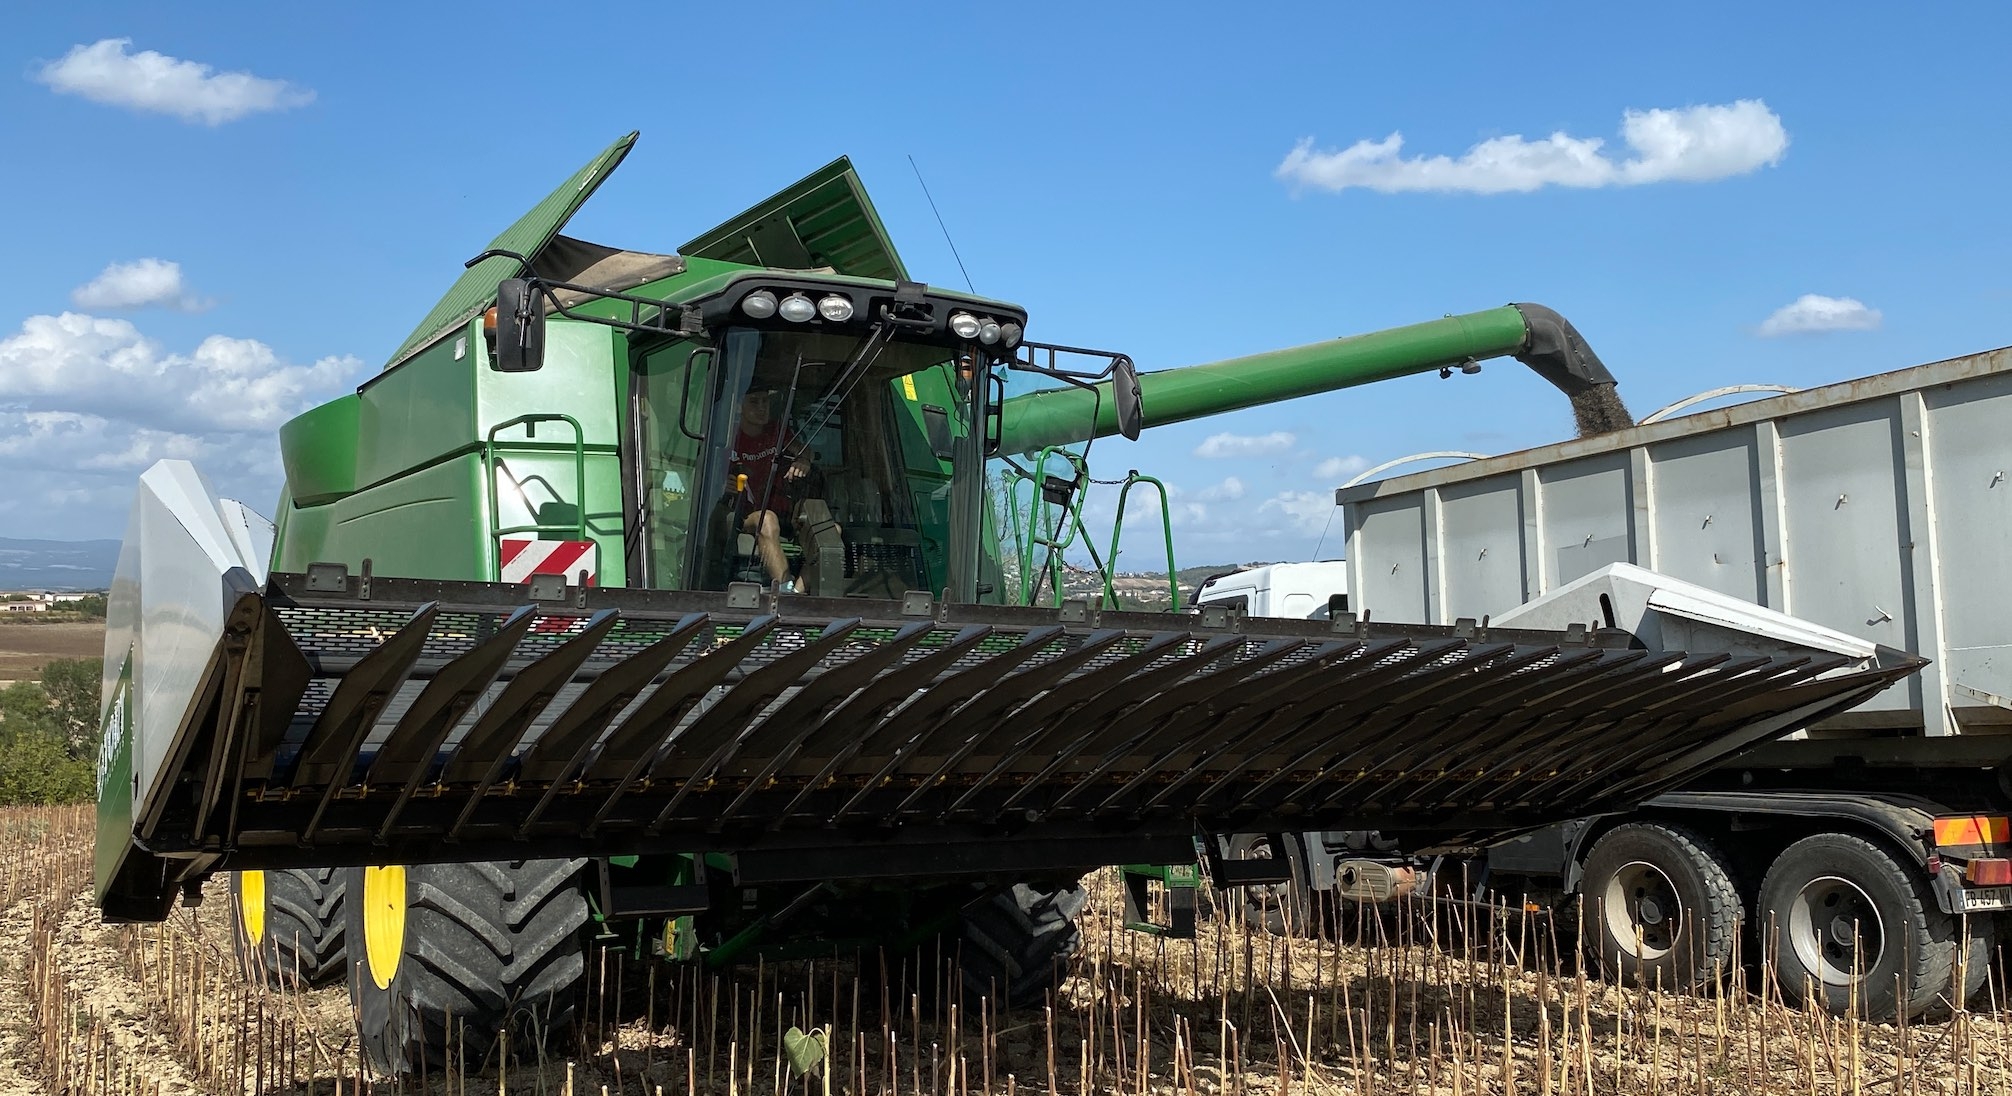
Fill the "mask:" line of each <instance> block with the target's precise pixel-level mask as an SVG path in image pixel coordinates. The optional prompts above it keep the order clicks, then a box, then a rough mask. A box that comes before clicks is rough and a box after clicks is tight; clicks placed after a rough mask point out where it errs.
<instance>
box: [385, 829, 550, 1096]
mask: <svg viewBox="0 0 2012 1096" xmlns="http://www.w3.org/2000/svg"><path fill="white" fill-rule="evenodd" d="M585 864H586V861H583V860H523V861H503V862H496V863H480V864H426V865H419V866H415V867H409V868H399V867H391V868H354V869H350V871H351V872H352V875H351V882H350V894H351V901H350V903H349V910H350V916H349V934H350V937H349V938H350V939H351V940H352V941H354V942H355V943H356V946H355V947H354V948H353V949H352V954H353V956H354V958H355V961H354V962H352V963H351V964H350V974H349V992H350V999H351V1001H352V1002H353V1003H354V1005H355V1007H356V1013H357V1018H358V1024H359V1028H360V1030H361V1032H362V1037H363V1048H364V1051H365V1053H366V1054H367V1055H368V1057H369V1059H370V1062H371V1064H372V1065H373V1066H374V1067H375V1068H376V1069H378V1070H379V1071H380V1072H382V1073H385V1074H390V1075H397V1074H402V1073H411V1072H417V1071H419V1070H420V1068H421V1064H422V1062H423V1063H425V1066H426V1068H427V1069H428V1070H429V1071H438V1070H440V1069H441V1068H443V1067H444V1066H446V1065H447V1064H448V1063H449V1062H450V1061H451V1062H454V1063H456V1064H458V1065H462V1066H465V1067H466V1068H468V1069H476V1068H478V1067H479V1066H480V1065H481V1064H483V1063H484V1062H487V1061H489V1060H491V1059H492V1058H493V1057H494V1056H495V1054H496V1053H497V1052H499V1051H501V1050H503V1049H504V1047H503V1046H502V1045H499V1037H502V1036H505V1035H506V1033H507V1049H508V1052H509V1053H510V1055H511V1056H512V1057H518V1056H523V1055H530V1056H535V1055H536V1054H537V1053H538V1049H539V1048H540V1047H557V1046H558V1044H559V1041H560V1039H561V1038H563V1033H565V1032H566V1031H568V1029H570V1027H571V1026H572V1021H573V1009H574V1005H575V1003H576V999H577V997H578V994H579V989H580V987H581V985H582V984H583V983H584V982H585V980H586V973H587V966H586V945H587V935H586V931H585V930H586V927H587V917H588V915H587V896H586V893H585V891H584V890H583V889H582V880H581V869H582V868H583V867H584V865H585ZM450 1022H451V1024H452V1028H453V1030H452V1031H450V1030H449V1024H450Z"/></svg>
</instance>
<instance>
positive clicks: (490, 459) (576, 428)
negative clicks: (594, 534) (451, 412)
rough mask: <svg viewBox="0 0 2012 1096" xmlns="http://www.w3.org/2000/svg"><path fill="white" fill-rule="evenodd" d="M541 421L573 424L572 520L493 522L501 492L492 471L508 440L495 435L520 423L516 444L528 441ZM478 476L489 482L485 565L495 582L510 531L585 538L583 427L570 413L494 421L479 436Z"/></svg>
mask: <svg viewBox="0 0 2012 1096" xmlns="http://www.w3.org/2000/svg"><path fill="white" fill-rule="evenodd" d="M541 422H563V423H565V424H566V425H568V426H570V427H572V428H573V484H574V486H573V498H574V499H575V500H576V502H575V503H574V506H573V517H574V521H573V524H572V525H570V526H569V525H559V524H554V523H549V522H545V523H541V522H535V521H534V522H532V523H531V524H529V525H511V526H501V525H497V524H496V522H497V511H498V509H499V508H500V506H501V505H502V499H501V494H500V492H499V491H498V488H497V484H496V478H497V477H496V471H497V467H498V464H499V463H500V462H499V461H498V460H497V454H498V453H499V452H500V451H502V450H504V449H507V448H511V447H512V443H509V442H503V443H500V444H499V443H498V442H497V440H496V436H497V435H498V434H501V433H502V432H503V431H505V430H508V429H510V428H512V427H515V426H522V427H524V442H519V443H516V444H517V445H523V444H525V443H526V442H530V441H531V440H532V439H534V438H536V437H537V436H538V430H537V426H538V424H539V423H541ZM541 448H542V447H541ZM519 451H520V452H530V451H534V450H528V449H520V450H519ZM482 478H483V480H484V482H486V483H487V484H488V486H489V515H488V516H489V525H490V532H489V566H490V574H491V576H492V577H493V579H494V580H495V581H499V582H500V581H502V578H503V538H504V537H506V536H508V535H509V534H511V533H565V532H570V533H572V534H573V539H574V540H586V539H588V537H587V431H586V430H585V429H583V428H582V427H581V426H580V422H579V420H578V419H575V418H574V417H573V416H571V415H561V414H555V413H533V414H529V415H519V416H517V417H516V418H514V419H509V420H507V421H504V422H499V423H497V424H496V425H494V426H492V427H490V428H489V430H488V432H487V433H485V434H484V435H483V438H482ZM519 491H520V493H521V491H522V485H521V484H520V485H519ZM530 502H531V500H530V499H528V498H527V499H525V500H524V503H525V506H526V507H527V508H528V507H529V506H530ZM533 513H534V515H535V513H536V512H535V511H533Z"/></svg>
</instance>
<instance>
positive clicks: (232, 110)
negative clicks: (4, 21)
mask: <svg viewBox="0 0 2012 1096" xmlns="http://www.w3.org/2000/svg"><path fill="white" fill-rule="evenodd" d="M132 44H133V40H132V39H130V38H105V39H101V40H99V41H97V42H93V43H91V44H90V45H88V46H76V47H73V48H72V49H71V50H70V52H69V53H67V54H64V55H63V58H62V59H61V60H59V61H51V62H50V63H48V64H46V65H43V66H42V68H41V70H40V71H39V72H37V73H36V75H35V78H36V79H37V80H39V81H40V82H41V83H44V84H47V85H48V86H49V87H50V88H51V89H53V90H55V91H58V92H62V93H64V94H67V95H78V96H82V97H83V98H85V99H89V100H91V101H92V102H94V103H105V104H107V105H110V106H118V107H130V108H132V109H134V110H142V111H151V112H153V113H155V114H169V115H173V116H174V117H177V118H180V119H182V120H183V121H185V122H202V123H205V124H207V125H212V126H215V125H222V124H223V123H225V122H231V121H236V120H237V119H239V118H243V117H245V116H246V115H248V114H257V113H260V112H262V111H273V110H288V109H291V108H293V107H298V106H304V105H306V104H308V103H311V102H313V101H314V92H312V91H310V90H308V89H306V88H297V87H294V86H293V85H291V84H289V83H287V82H286V81H284V80H268V79H266V78H264V77H259V76H253V75H252V74H251V73H249V72H214V71H212V70H211V69H210V66H208V65H205V64H202V63H200V62H197V61H184V60H182V59H180V58H178V57H169V56H168V55H167V54H164V53H156V52H154V51H153V50H141V51H140V52H139V53H128V52H126V50H127V47H129V46H131V45H132Z"/></svg>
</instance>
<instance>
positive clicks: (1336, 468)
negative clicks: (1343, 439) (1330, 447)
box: [1313, 456, 1369, 486]
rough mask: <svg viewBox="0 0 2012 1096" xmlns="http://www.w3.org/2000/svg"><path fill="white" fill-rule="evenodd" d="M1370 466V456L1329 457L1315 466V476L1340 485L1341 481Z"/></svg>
mask: <svg viewBox="0 0 2012 1096" xmlns="http://www.w3.org/2000/svg"><path fill="white" fill-rule="evenodd" d="M1367 467H1369V458H1368V457H1354V456H1350V457H1329V458H1327V459H1326V460H1324V461H1321V462H1320V463H1319V464H1316V465H1314V466H1313V478H1314V479H1317V480H1328V481H1332V482H1334V484H1335V485H1336V486H1340V481H1341V480H1345V479H1347V478H1348V477H1350V476H1352V475H1355V474H1356V473H1357V472H1360V471H1362V470H1363V469H1365V468H1367Z"/></svg>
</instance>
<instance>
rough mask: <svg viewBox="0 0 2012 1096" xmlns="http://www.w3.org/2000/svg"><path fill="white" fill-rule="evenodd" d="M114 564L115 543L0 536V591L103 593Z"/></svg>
mask: <svg viewBox="0 0 2012 1096" xmlns="http://www.w3.org/2000/svg"><path fill="white" fill-rule="evenodd" d="M118 564H119V542H118V541H116V540H12V539H9V538H7V537H0V590H103V589H106V588H108V587H110V586H111V585H112V571H113V569H114V568H116V567H117V566H118Z"/></svg>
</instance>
